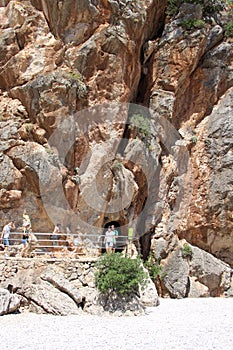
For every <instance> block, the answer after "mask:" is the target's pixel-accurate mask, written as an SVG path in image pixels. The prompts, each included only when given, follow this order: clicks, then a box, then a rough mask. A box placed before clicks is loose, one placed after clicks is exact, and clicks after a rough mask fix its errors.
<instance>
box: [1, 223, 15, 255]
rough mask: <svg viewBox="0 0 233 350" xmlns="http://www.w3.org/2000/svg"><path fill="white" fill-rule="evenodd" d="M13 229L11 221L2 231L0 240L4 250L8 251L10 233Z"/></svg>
mask: <svg viewBox="0 0 233 350" xmlns="http://www.w3.org/2000/svg"><path fill="white" fill-rule="evenodd" d="M14 228H15V225H14V223H13V221H10V222H9V224H7V225H5V226H4V227H3V229H2V234H1V239H3V244H4V247H5V250H8V247H9V245H10V232H11V230H12V229H14Z"/></svg>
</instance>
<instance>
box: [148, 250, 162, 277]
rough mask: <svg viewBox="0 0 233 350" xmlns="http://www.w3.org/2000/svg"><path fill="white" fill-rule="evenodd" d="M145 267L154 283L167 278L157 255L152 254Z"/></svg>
mask: <svg viewBox="0 0 233 350" xmlns="http://www.w3.org/2000/svg"><path fill="white" fill-rule="evenodd" d="M144 266H145V267H146V268H147V269H148V272H149V275H150V277H151V279H152V280H153V281H156V280H157V279H161V280H163V279H164V277H165V276H166V272H165V271H164V270H163V266H162V265H159V263H158V261H157V259H156V257H155V255H154V254H153V253H152V252H151V253H150V254H149V256H148V258H147V260H146V261H145V263H144Z"/></svg>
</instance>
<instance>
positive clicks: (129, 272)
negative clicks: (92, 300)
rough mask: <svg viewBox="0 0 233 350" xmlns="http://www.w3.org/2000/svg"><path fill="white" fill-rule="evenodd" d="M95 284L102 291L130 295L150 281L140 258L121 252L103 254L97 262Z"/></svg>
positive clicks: (107, 293) (103, 292) (108, 293)
mask: <svg viewBox="0 0 233 350" xmlns="http://www.w3.org/2000/svg"><path fill="white" fill-rule="evenodd" d="M95 266H96V268H97V272H96V273H95V285H96V287H97V289H98V290H99V291H100V293H102V294H105V295H110V294H111V293H113V292H115V293H116V295H118V296H129V295H131V294H133V293H135V294H136V293H138V291H139V285H140V286H141V287H142V288H144V287H145V286H146V284H147V281H148V276H147V273H146V272H145V271H144V269H143V265H142V262H141V260H140V259H139V258H137V259H131V258H130V257H128V256H123V255H122V254H121V253H110V254H104V255H102V256H101V257H100V258H99V259H98V261H97V262H96V265H95Z"/></svg>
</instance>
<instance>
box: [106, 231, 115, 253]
mask: <svg viewBox="0 0 233 350" xmlns="http://www.w3.org/2000/svg"><path fill="white" fill-rule="evenodd" d="M115 241H116V239H115V232H114V231H112V229H111V227H110V226H109V227H108V229H107V231H106V233H105V238H104V243H105V248H106V253H110V252H111V251H113V247H114V244H115Z"/></svg>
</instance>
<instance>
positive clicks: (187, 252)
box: [182, 243, 193, 258]
mask: <svg viewBox="0 0 233 350" xmlns="http://www.w3.org/2000/svg"><path fill="white" fill-rule="evenodd" d="M182 256H183V258H187V257H189V258H192V256H193V251H192V247H191V246H190V245H189V244H188V243H185V244H184V246H183V248H182Z"/></svg>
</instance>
